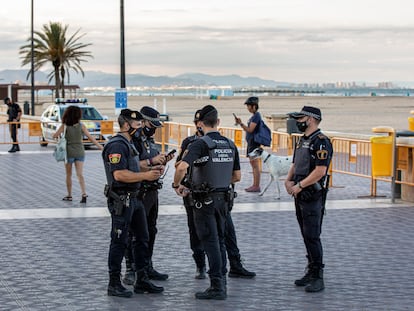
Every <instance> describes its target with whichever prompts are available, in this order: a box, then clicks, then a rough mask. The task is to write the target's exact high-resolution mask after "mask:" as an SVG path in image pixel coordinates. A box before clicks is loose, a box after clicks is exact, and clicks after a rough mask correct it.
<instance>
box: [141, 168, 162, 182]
mask: <svg viewBox="0 0 414 311" xmlns="http://www.w3.org/2000/svg"><path fill="white" fill-rule="evenodd" d="M143 174H146V177H145V180H149V181H153V180H157V179H159V178H160V177H161V170H154V169H153V170H150V171H147V172H144V173H143Z"/></svg>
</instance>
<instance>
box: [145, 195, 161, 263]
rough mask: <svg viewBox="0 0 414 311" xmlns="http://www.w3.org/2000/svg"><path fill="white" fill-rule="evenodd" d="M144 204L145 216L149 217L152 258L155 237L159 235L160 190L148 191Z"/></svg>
mask: <svg viewBox="0 0 414 311" xmlns="http://www.w3.org/2000/svg"><path fill="white" fill-rule="evenodd" d="M142 203H143V204H144V207H145V214H146V217H147V224H148V233H149V242H148V248H149V253H150V258H151V257H152V254H153V252H154V244H155V236H156V235H157V232H158V229H157V219H158V206H159V203H158V190H149V191H146V192H145V194H144V196H143V198H142Z"/></svg>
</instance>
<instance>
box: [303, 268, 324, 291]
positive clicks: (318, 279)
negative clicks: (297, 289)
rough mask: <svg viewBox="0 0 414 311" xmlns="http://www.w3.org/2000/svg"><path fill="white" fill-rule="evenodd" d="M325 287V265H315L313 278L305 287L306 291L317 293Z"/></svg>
mask: <svg viewBox="0 0 414 311" xmlns="http://www.w3.org/2000/svg"><path fill="white" fill-rule="evenodd" d="M324 288H325V284H324V282H323V265H322V266H314V267H313V268H312V273H311V279H310V282H309V284H308V285H306V287H305V291H307V292H309V293H316V292H319V291H321V290H323V289H324Z"/></svg>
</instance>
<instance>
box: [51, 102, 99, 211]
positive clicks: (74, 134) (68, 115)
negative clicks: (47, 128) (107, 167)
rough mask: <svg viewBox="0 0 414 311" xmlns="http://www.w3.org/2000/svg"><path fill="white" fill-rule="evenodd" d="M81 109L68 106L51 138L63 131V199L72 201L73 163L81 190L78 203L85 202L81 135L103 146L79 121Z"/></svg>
mask: <svg viewBox="0 0 414 311" xmlns="http://www.w3.org/2000/svg"><path fill="white" fill-rule="evenodd" d="M81 118H82V110H81V109H80V108H79V107H78V106H74V105H72V106H69V107H68V108H66V110H65V112H64V113H63V116H62V125H61V126H60V127H59V128H58V130H57V131H56V133H55V134H53V138H55V139H57V138H58V137H60V135H61V134H62V133H63V131H65V138H66V152H67V160H66V162H65V171H66V189H67V195H66V196H65V197H63V199H62V200H63V201H72V168H73V165H75V170H76V176H77V177H78V181H79V186H80V189H81V192H82V197H81V200H80V203H86V198H87V197H88V195H87V194H86V186H85V178H84V177H83V164H84V162H85V148H84V146H83V136H84V135H85V136H86V137H88V139H89V140H90V141H91V142H92V143H93V144H95V145H96V146H97V147H98V148H99V149H100V150H102V149H103V147H102V146H101V145H100V144H99V143H98V142H97V141H96V139H95V138H94V137H93V136H92V135H91V134H90V133H89V131H88V129H87V128H86V126H85V125H84V124H83V123H81V122H80V120H81Z"/></svg>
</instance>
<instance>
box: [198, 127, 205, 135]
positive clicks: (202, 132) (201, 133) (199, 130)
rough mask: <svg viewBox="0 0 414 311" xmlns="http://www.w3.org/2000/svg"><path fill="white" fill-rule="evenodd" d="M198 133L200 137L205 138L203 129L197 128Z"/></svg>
mask: <svg viewBox="0 0 414 311" xmlns="http://www.w3.org/2000/svg"><path fill="white" fill-rule="evenodd" d="M197 132H198V134H199V135H200V136H204V131H203V129H202V128H201V127H197Z"/></svg>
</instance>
